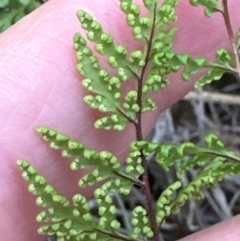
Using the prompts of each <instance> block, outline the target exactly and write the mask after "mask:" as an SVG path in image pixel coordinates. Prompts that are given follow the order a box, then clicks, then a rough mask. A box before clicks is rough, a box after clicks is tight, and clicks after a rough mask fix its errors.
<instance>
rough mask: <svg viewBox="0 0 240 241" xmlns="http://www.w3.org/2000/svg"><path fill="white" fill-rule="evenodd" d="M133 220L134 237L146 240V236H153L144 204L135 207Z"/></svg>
mask: <svg viewBox="0 0 240 241" xmlns="http://www.w3.org/2000/svg"><path fill="white" fill-rule="evenodd" d="M131 222H132V225H133V231H132V237H133V238H135V239H137V240H144V239H145V238H151V237H152V236H153V231H152V230H151V228H150V222H149V217H148V215H147V211H146V210H145V209H144V208H143V207H142V206H136V207H135V208H134V209H133V211H132V220H131Z"/></svg>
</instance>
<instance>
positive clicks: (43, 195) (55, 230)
mask: <svg viewBox="0 0 240 241" xmlns="http://www.w3.org/2000/svg"><path fill="white" fill-rule="evenodd" d="M18 166H19V167H20V169H21V170H22V175H23V177H24V179H25V180H27V181H28V182H29V183H30V184H29V191H30V192H31V193H32V194H33V195H37V196H38V197H37V199H36V204H37V205H38V206H42V207H43V208H44V209H45V210H44V211H42V212H40V213H39V214H38V216H37V221H39V222H47V223H48V224H44V225H43V226H41V227H40V228H39V229H38V232H39V233H41V234H48V235H53V234H56V235H57V236H58V237H59V238H58V240H59V241H61V240H62V241H63V240H70V238H71V237H75V238H76V240H81V239H79V238H80V236H81V233H84V232H86V231H88V230H91V227H92V226H93V224H94V223H93V222H92V216H91V214H90V213H89V206H88V202H87V200H86V198H85V197H84V196H82V195H81V194H76V195H74V197H73V206H74V207H73V206H72V205H71V203H70V201H69V200H67V199H66V197H64V196H63V195H61V194H59V193H58V192H57V191H56V190H55V189H54V188H53V187H52V186H51V185H50V184H49V183H48V182H47V181H46V179H45V178H44V177H43V176H41V175H40V174H38V172H37V171H36V170H35V168H34V167H32V166H31V165H30V163H29V162H27V161H26V160H18ZM49 222H51V223H50V224H49ZM93 227H94V226H93Z"/></svg>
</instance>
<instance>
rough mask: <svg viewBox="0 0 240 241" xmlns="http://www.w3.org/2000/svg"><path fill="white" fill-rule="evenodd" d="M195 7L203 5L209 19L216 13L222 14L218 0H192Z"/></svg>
mask: <svg viewBox="0 0 240 241" xmlns="http://www.w3.org/2000/svg"><path fill="white" fill-rule="evenodd" d="M190 3H191V4H192V5H193V6H198V5H202V6H204V7H205V10H204V13H205V15H206V16H207V17H211V16H212V14H213V13H215V12H222V8H221V7H220V6H219V5H218V0H211V1H208V0H190Z"/></svg>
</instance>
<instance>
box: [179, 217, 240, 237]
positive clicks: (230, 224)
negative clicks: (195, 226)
mask: <svg viewBox="0 0 240 241" xmlns="http://www.w3.org/2000/svg"><path fill="white" fill-rule="evenodd" d="M239 222H240V215H237V216H235V217H234V218H231V219H230V220H227V221H224V222H221V223H219V224H216V225H214V226H211V227H210V228H207V229H205V230H203V231H200V232H198V233H195V234H192V235H190V236H188V237H186V238H183V239H180V240H179V241H193V240H194V241H238V240H239V237H240V229H239Z"/></svg>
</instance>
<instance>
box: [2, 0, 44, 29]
mask: <svg viewBox="0 0 240 241" xmlns="http://www.w3.org/2000/svg"><path fill="white" fill-rule="evenodd" d="M40 5H41V4H40V2H39V1H37V0H1V1H0V33H2V32H3V31H5V30H6V29H7V28H9V27H10V26H11V25H13V24H14V23H16V22H17V21H18V20H20V19H21V18H23V17H24V16H25V15H27V14H29V13H30V12H32V11H33V10H35V9H36V8H37V7H39V6H40Z"/></svg>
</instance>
